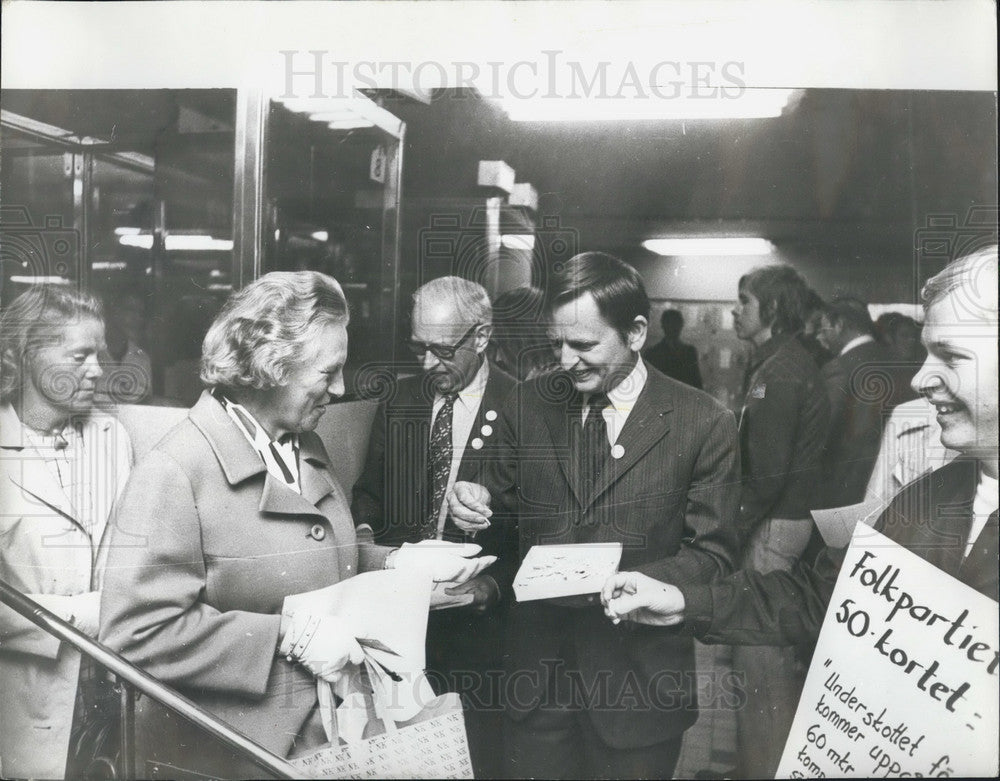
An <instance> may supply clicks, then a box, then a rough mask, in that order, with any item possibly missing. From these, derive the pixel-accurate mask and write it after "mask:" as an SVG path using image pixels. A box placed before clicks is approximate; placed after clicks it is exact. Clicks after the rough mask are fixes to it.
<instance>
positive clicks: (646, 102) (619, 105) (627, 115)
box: [501, 89, 795, 122]
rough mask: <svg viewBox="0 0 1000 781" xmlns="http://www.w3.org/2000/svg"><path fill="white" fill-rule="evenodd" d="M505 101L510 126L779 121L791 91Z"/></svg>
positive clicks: (536, 98)
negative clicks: (511, 122)
mask: <svg viewBox="0 0 1000 781" xmlns="http://www.w3.org/2000/svg"><path fill="white" fill-rule="evenodd" d="M718 92H719V96H717V97H684V96H678V97H676V98H670V97H664V98H660V97H656V96H655V95H648V96H646V97H641V98H638V97H636V98H625V99H612V98H609V97H603V98H602V97H575V98H571V97H560V98H548V97H534V98H525V99H518V98H513V97H507V98H504V99H502V100H501V106H502V107H503V110H504V111H505V112H506V114H507V116H508V117H510V118H511V119H512V120H513V121H514V122H594V121H631V120H665V119H676V120H682V119H766V118H769V117H780V116H781V114H782V112H783V111H784V109H785V107H786V106H787V105H788V104H789V101H790V100H791V99H792V97H793V95H794V93H795V90H792V89H745V90H743V92H742V93H741V94H739V95H737V96H732V97H723V96H722V90H719V91H718Z"/></svg>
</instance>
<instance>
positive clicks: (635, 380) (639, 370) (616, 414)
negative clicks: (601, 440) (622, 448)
mask: <svg viewBox="0 0 1000 781" xmlns="http://www.w3.org/2000/svg"><path fill="white" fill-rule="evenodd" d="M648 376H649V371H648V370H647V369H646V364H644V363H643V362H642V356H641V355H640V356H637V357H636V361H635V366H633V367H632V371H630V372H629V373H628V376H627V377H626V378H625V379H624V380H622V381H621V382H620V383H618V384H617V385H616V386H615V387H613V388H612V389H611V390H609V391H608V400H609V401H610V402H611V404H610V405H609V406H607V407H605V408H604V410H603V415H604V422H605V424H606V429H607V432H608V444H609V445H612V446H613V445H614V444H615V443H616V442H617V441H618V435H619V434H621V432H622V429H623V428H625V421H626V420H628V416H629V414H630V413H631V412H632V408H633V407H634V406H635V402H636V399H638V398H639V394H640V393H642V389H643V388H645V387H646V378H647V377H648ZM589 412H590V399H589V398H588V399H587V407H586V408H585V409H584V411H583V420H584V422H586V420H587V415H588V413H589Z"/></svg>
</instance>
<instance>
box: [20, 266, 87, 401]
mask: <svg viewBox="0 0 1000 781" xmlns="http://www.w3.org/2000/svg"><path fill="white" fill-rule="evenodd" d="M80 320H96V321H98V322H99V323H102V324H103V323H104V317H103V312H102V310H101V304H100V302H99V301H98V300H97V299H96V298H94V296H92V295H90V294H89V293H84V292H83V291H80V290H76V289H74V288H72V287H69V286H67V285H47V284H46V285H43V284H38V285H32V286H31V287H30V288H28V289H27V290H26V291H24V292H23V293H21V295H19V296H18V297H17V298H15V299H14V300H13V301H12V302H11V304H10V306H7V307H4V310H3V312H2V313H0V404H9V403H11V402H14V401H16V400H17V399H18V398H19V397H20V394H21V388H22V384H23V382H24V364H25V362H26V360H27V359H28V358H29V357H30V356H31V355H33V354H34V353H36V352H37V351H38V350H41V349H42V348H44V347H48V346H49V345H52V344H53V343H55V342H56V341H57V340H58V339H59V338H61V334H62V331H63V328H65V327H66V326H68V325H72V324H74V323H76V322H78V321H80Z"/></svg>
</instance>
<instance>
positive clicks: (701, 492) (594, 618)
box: [487, 369, 739, 749]
mask: <svg viewBox="0 0 1000 781" xmlns="http://www.w3.org/2000/svg"><path fill="white" fill-rule="evenodd" d="M573 395H574V393H573V388H572V384H571V383H570V381H569V379H568V377H567V376H566V375H564V374H554V375H549V376H546V377H541V378H538V379H537V380H532V381H529V382H527V383H524V384H522V385H521V386H520V387H519V392H518V393H516V394H515V396H514V397H513V398H512V399H510V400H509V401H508V404H507V405H506V406H505V408H504V411H503V414H502V415H501V421H502V424H503V425H502V430H501V431H500V434H499V436H500V443H499V444H500V447H501V449H502V452H501V454H500V458H499V459H498V460H497V462H496V463H495V466H494V468H492V469H491V470H490V474H489V477H490V482H489V483H488V484H487V487H488V488H489V489H490V491H491V493H492V495H493V500H494V506H497V505H500V506H505V507H507V508H508V511H510V512H513V513H515V514H516V517H517V522H518V527H519V533H520V551H521V555H522V557H523V555H524V554H525V553H526V552H527V551H528V549H529V548H531V546H533V545H549V544H558V543H584V542H612V541H618V542H621V543H623V547H624V552H623V555H622V562H621V567H622V569H630V570H639V571H642V572H645V573H646V574H648V575H650V576H652V577H655V578H658V579H660V580H665V581H670V582H674V583H681V582H682V583H708V582H710V581H712V580H713V579H715V578H718V577H720V576H721V575H724V574H727V573H728V572H729V571H730V570H731V569H732V565H733V558H734V553H735V547H736V533H735V532H736V529H735V524H734V519H735V517H736V510H737V503H738V498H739V453H738V450H737V444H736V422H735V419H734V416H733V414H732V413H731V412H730V411H729V410H727V409H725V408H724V407H723V406H722V405H721V404H719V403H718V402H716V401H715V400H714V399H713V398H711V397H710V396H709V395H708V394H706V393H703V392H701V391H697V390H694V389H692V388H689V387H688V386H686V385H684V384H682V383H680V382H677V381H675V380H672V379H669V378H667V377H664V376H663V375H662V374H660V373H659V372H658V371H656V370H655V369H649V376H648V379H647V381H646V384H645V387H644V388H643V389H642V391H641V393H640V394H639V397H638V398H637V400H636V402H635V406H634V407H633V409H632V411H631V413H630V414H629V417H628V419H627V421H626V423H625V426H624V428H623V430H622V431H621V434H620V435H619V437H618V440H617V444H619V445H621V446H622V447H623V448H624V454H623V455H622V457H621V458H619V459H613V460H612V462H611V463H610V465H609V468H608V469H607V470H606V471H605V473H604V474H603V475H602V476H601V478H600V479H599V480H598V481H597V482H596V483H595V485H594V486H593V489H592V492H591V493H589V494H587V493H585V492H584V489H583V488H581V486H580V485H578V478H577V477H576V475H575V474H574V472H573V470H572V468H571V466H570V454H569V432H570V417H569V415H570V414H571V413H570V409H569V408H570V406H571V399H572V397H573ZM576 414H578V413H576ZM571 604H575V605H578V606H576V607H574V606H570V605H571ZM509 619H510V620H509V626H508V629H507V633H506V642H505V649H504V655H505V661H506V665H507V672H508V675H509V677H508V679H507V681H508V684H509V685H508V686H507V687H505V690H506V692H507V695H508V702H507V708H508V712H509V713H510V714H511V716H512V717H513V718H515V719H517V718H523V717H524V715H525V714H527V713H529V712H531V711H532V710H534V709H535V708H536V707H537V706H538V704H539V702H540V701H541V700H542V698H543V697H545V692H544V691H542V690H541V686H543V685H544V681H545V680H546V676H545V671H546V668H547V667H550V666H551V665H552V663H553V660H560V659H563V660H565V659H566V658H567V657H566V656H563V653H564V652H566V653H567V654H568V658H569V659H570V662H569V664H570V665H572V666H573V667H575V668H576V669H578V671H579V674H580V676H581V682H582V684H583V686H585V687H587V688H588V689H592V690H593V693H594V696H595V697H596V698H597V699H595V700H593V701H592V702H591V703H590V705H589V707H588V708H587V710H588V713H589V715H590V718H591V719H592V721H593V724H594V727H595V728H596V730H597V732H598V734H599V735H600V736H601V738H602V740H603V741H604V742H605V743H606V744H607V745H610V746H612V747H614V748H619V749H624V748H637V747H641V746H651V745H654V744H656V743H659V742H662V741H664V740H668V739H670V738H672V737H677V736H679V735H680V734H681V733H682V732H683V731H684V730H685V729H687V727H688V726H690V725H691V724H692V723H693V722H694V721H695V719H696V718H697V710H698V708H697V699H696V692H695V689H696V687H695V679H694V674H693V673H694V669H695V661H694V646H693V643H692V641H691V639H690V638H688V637H684V636H682V635H681V633H679V632H677V631H674V630H672V629H662V628H655V629H650V628H647V627H632V628H627V627H626V626H625V625H620V626H614V625H612V624H611V622H609V621H608V620H607V618H606V617H605V616H604V615H603V612H602V610H601V608H600V605H599V603H598V602H597V600H596V595H595V596H591V597H587V598H583V597H581V598H576V599H575V600H574V601H566V602H562V603H560V604H559V605H556V604H552V603H551V602H544V603H543V602H525V603H519V604H514V605H513V606H512V608H511V610H510V616H509ZM630 692H631V693H636V692H637V693H638V695H637V696H638V698H639V700H638V701H636V702H633V701H632V700H630V699H628V698H629V697H630V696H631V695H630V694H629V693H630Z"/></svg>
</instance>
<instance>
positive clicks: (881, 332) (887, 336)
mask: <svg viewBox="0 0 1000 781" xmlns="http://www.w3.org/2000/svg"><path fill="white" fill-rule="evenodd" d="M875 336H876V338H877V339H878V340H879V342H881V343H882V344H883V345H884V346H885V347H886V349H887V350H888V351H889V355H890V356H892V359H893V363H894V365H893V367H892V372H893V385H892V389H893V399H892V405H893V406H894V407H895V406H896V405H897V404H902V403H903V402H906V401H912V400H913V399H916V398H918V396H919V394H918V393H917V392H916V391H915V390H913V388H912V387H910V383H911V381H912V380H913V377H914V375H916V373H917V371H918V370H919V369H920V366H921V364H922V363H923V362H924V359H925V358H926V357H927V351H926V350H925V349H924V346H923V345H922V344H921V343H920V323H918V322H917V321H916V320H914V319H913V318H912V317H907V316H906V315H904V314H902V313H901V312H886V313H885V314H884V315H882V316H880V317H879V319H878V320H876V321H875Z"/></svg>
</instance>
